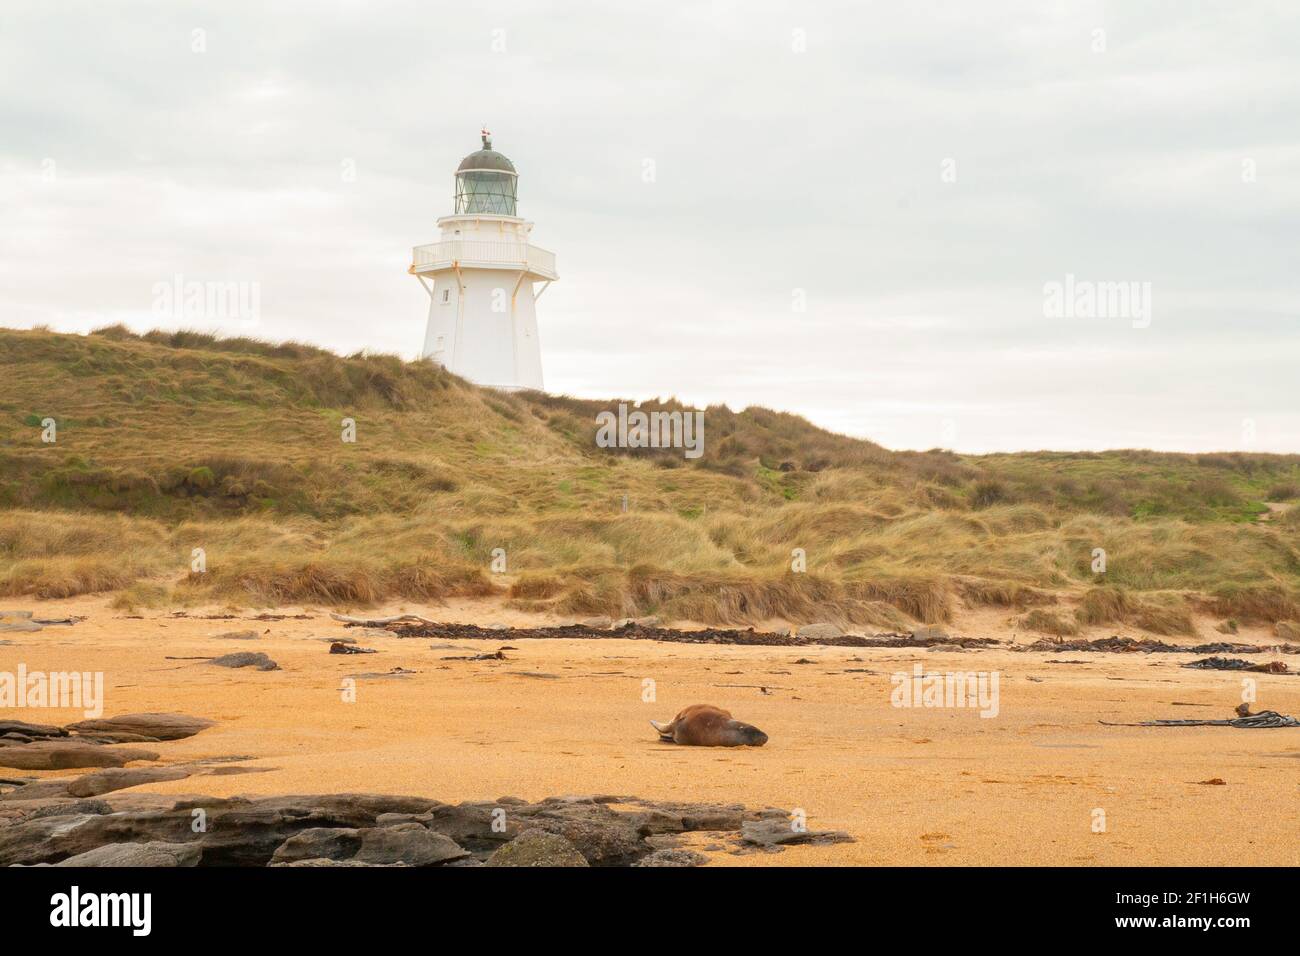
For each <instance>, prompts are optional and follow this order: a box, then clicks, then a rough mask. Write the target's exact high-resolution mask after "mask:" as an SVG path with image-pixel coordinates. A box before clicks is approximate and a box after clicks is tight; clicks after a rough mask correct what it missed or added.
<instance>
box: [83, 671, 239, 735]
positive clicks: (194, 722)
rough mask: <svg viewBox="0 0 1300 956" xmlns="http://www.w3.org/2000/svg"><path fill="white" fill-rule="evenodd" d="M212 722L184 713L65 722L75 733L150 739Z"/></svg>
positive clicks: (195, 730) (187, 732)
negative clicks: (73, 722)
mask: <svg viewBox="0 0 1300 956" xmlns="http://www.w3.org/2000/svg"><path fill="white" fill-rule="evenodd" d="M263 656H264V655H263ZM215 723H216V721H214V720H208V719H207V718H206V717H191V716H189V715H188V714H156V713H148V714H123V715H121V716H120V717H106V718H101V719H99V720H82V721H78V722H77V723H75V724H68V729H69V730H73V731H76V732H77V733H79V734H87V733H95V732H98V733H107V734H137V735H139V736H141V737H149V738H152V739H154V740H181V739H183V738H185V737H193V736H194V735H195V734H197V733H198V732H199V731H201V730H207V729H208V728H209V727H211V726H213V725H214V724H215Z"/></svg>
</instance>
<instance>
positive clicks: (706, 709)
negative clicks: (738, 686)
mask: <svg viewBox="0 0 1300 956" xmlns="http://www.w3.org/2000/svg"><path fill="white" fill-rule="evenodd" d="M650 726H652V727H653V728H654V729H655V730H657V731H659V738H660V739H661V740H668V741H671V742H673V743H675V744H685V745H686V746H688V747H761V746H763V744H765V743H767V734H765V733H763V731H761V730H759V729H758V728H757V727H755V726H753V725H752V724H746V723H742V722H741V721H739V720H735V719H733V718H732V716H731V714H730V713H728V712H727V711H725V710H723V709H722V708H721V707H714V706H712V705H711V704H692V705H691V706H690V707H687V708H686V709H685V710H683V711H682V712H681V713H680V714H678V715H677V716H676V717H674V718H673V719H672V722H671V723H667V724H661V723H659V722H658V721H654V720H652V721H650Z"/></svg>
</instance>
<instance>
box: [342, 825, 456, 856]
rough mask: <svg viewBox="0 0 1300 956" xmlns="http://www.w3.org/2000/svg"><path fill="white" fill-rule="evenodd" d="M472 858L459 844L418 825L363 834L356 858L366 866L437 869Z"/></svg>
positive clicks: (370, 831) (374, 828) (367, 831)
mask: <svg viewBox="0 0 1300 956" xmlns="http://www.w3.org/2000/svg"><path fill="white" fill-rule="evenodd" d="M467 856H469V852H468V851H467V850H464V849H462V848H461V847H460V846H459V845H457V844H456V842H455V841H454V840H452V839H450V838H448V837H446V836H443V835H442V834H441V833H434V832H433V831H431V830H426V829H425V828H424V827H422V826H421V825H420V824H418V823H399V824H397V825H395V826H389V827H372V828H370V829H368V830H363V831H362V832H361V849H360V850H358V851H357V854H356V856H355V859H357V860H360V861H362V862H363V863H406V864H408V865H410V866H433V865H434V864H435V863H446V862H447V861H448V860H459V859H461V858H463V857H467Z"/></svg>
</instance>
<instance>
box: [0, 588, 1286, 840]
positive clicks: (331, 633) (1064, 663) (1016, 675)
mask: <svg viewBox="0 0 1300 956" xmlns="http://www.w3.org/2000/svg"><path fill="white" fill-rule="evenodd" d="M10 603H11V604H14V603H15V602H13V601H11V602H10ZM23 606H24V607H29V608H35V609H36V610H37V612H38V615H43V614H48V615H50V616H53V615H61V614H75V615H84V616H85V617H86V620H84V621H82V622H80V623H78V624H76V625H74V626H71V627H59V626H50V627H46V628H44V629H43V630H41V631H39V632H32V633H14V634H6V635H5V638H6V639H8V640H10V641H11V643H10V644H8V645H0V670H4V671H15V670H16V669H17V667H18V665H19V664H25V665H26V666H27V668H28V669H29V670H35V669H41V670H47V671H60V670H78V671H102V672H103V673H104V686H105V704H104V715H105V716H112V715H116V714H125V713H133V712H141V711H178V712H182V713H186V714H193V715H198V716H203V717H208V718H211V719H213V720H215V721H217V724H216V726H214V727H212V728H211V729H210V730H207V731H205V732H203V733H201V734H198V735H197V736H194V737H190V738H188V739H184V740H177V741H170V742H163V743H161V744H154V745H150V746H151V748H152V749H155V750H157V751H158V752H159V753H160V754H161V759H160V761H159V765H164V766H165V765H169V764H178V763H186V762H191V761H195V760H202V759H210V758H230V757H239V758H241V759H240V760H239V761H238V763H239V765H240V766H244V767H251V768H257V769H258V770H259V771H260V772H256V773H245V774H239V775H231V776H222V775H211V776H209V775H203V776H193V777H190V778H188V779H185V780H179V781H174V782H169V783H162V784H157V783H155V784H151V785H149V786H147V787H142V788H140V789H141V790H148V791H151V792H162V793H174V794H181V793H202V794H208V795H213V796H230V795H235V794H249V795H272V794H288V793H325V792H338V793H342V792H358V791H362V792H383V793H401V794H410V795H416V796H427V797H433V798H437V799H439V800H443V801H460V800H469V799H493V798H496V797H500V796H505V795H510V796H517V797H522V798H524V799H527V800H537V799H541V798H544V797H548V796H555V795H564V794H626V795H635V796H638V797H642V798H648V799H664V800H682V801H717V802H725V803H743V804H746V805H748V806H774V807H780V808H785V809H788V810H789V811H791V812H797V811H799V810H802V811H803V812H805V813H806V816H807V821H808V826H809V827H810V828H816V829H831V830H844V831H847V832H848V833H850V834H851V835H852V836H853V837H854V838H855V841H856V842H853V843H846V844H838V845H833V846H798V847H790V848H788V849H786V850H785V851H783V852H780V853H775V854H763V853H758V854H748V855H736V854H732V853H730V852H726V851H712V852H706V855H707V856H708V857H709V865H724V866H725V865H745V866H754V865H812V864H832V865H834V864H877V865H881V864H883V865H989V864H992V865H1019V864H1072V865H1124V864H1129V865H1198V866H1201V865H1259V864H1263V865H1296V864H1298V863H1300V845H1297V843H1296V842H1295V839H1294V836H1295V833H1296V832H1297V828H1298V827H1300V800H1297V797H1298V796H1300V793H1298V792H1297V786H1298V785H1300V730H1294V729H1274V730H1241V729H1234V728H1227V727H1196V728H1143V727H1107V726H1102V725H1100V724H1099V723H1098V721H1099V720H1107V721H1115V722H1136V721H1141V720H1150V719H1154V718H1193V717H1195V718H1221V717H1228V716H1231V711H1232V708H1233V707H1234V706H1236V704H1237V703H1239V702H1240V699H1241V687H1242V684H1241V681H1242V678H1243V677H1251V678H1254V679H1255V680H1256V681H1257V686H1258V704H1257V705H1256V709H1264V708H1268V709H1273V710H1277V711H1280V712H1282V713H1289V714H1293V715H1294V714H1297V713H1300V678H1298V677H1295V676H1290V675H1268V674H1249V675H1245V674H1241V673H1232V672H1220V671H1200V670H1190V669H1186V668H1183V667H1181V666H1180V665H1181V664H1183V663H1186V662H1187V661H1189V660H1192V659H1194V658H1193V656H1190V655H1184V654H1140V653H1139V654H1105V653H1086V652H1071V651H1063V652H1060V653H1042V652H1015V651H1011V650H1006V649H996V650H967V651H951V650H943V651H938V652H934V651H912V650H908V649H905V650H897V649H877V648H837V647H819V646H803V647H779V648H765V647H751V646H713V645H690V644H672V643H657V642H650V641H630V640H620V639H581V640H527V641H522V640H521V641H516V642H512V641H510V639H509V632H508V631H503V632H502V639H501V640H500V641H499V642H495V643H493V642H488V641H473V642H471V641H458V642H443V641H439V640H436V639H428V638H405V639H404V638H398V637H396V636H393V635H390V634H388V633H384V632H379V631H375V630H371V629H360V628H350V629H345V628H344V627H343V626H342V625H341V624H339V623H338V622H337V621H334V620H331V618H330V617H329V614H328V613H327V612H326V611H323V610H321V609H315V608H307V609H303V608H279V609H276V611H275V613H276V614H285V615H296V614H305V615H307V617H306V618H305V619H300V618H294V617H287V618H285V619H282V620H255V619H253V618H254V615H255V613H256V612H253V611H242V610H241V611H229V612H225V611H222V610H221V609H206V610H202V609H190V610H188V611H187V612H185V613H186V614H187V615H188V616H186V617H174V616H172V614H171V613H170V612H167V611H156V610H148V611H142V612H140V615H141V616H140V617H138V618H137V617H132V616H128V615H127V614H126V613H125V612H122V611H118V610H114V609H112V608H110V607H109V605H108V601H107V600H105V599H102V598H96V597H85V598H76V599H70V600H64V601H57V602H27V603H24V604H23ZM395 610H396V607H394V608H391V609H384V610H381V609H375V610H373V611H372V612H367V613H373V614H375V616H379V615H380V614H382V613H390V612H393V611H395ZM402 610H405V611H411V612H415V613H419V614H423V615H425V616H428V617H431V618H434V619H436V620H441V621H456V622H464V623H479V624H484V623H489V622H491V623H501V624H506V625H511V626H524V625H534V624H537V623H541V622H542V620H541V619H540V618H538V617H537V616H533V615H525V614H521V613H518V612H510V611H506V610H503V609H501V608H500V607H498V606H494V605H492V604H490V603H488V602H483V601H459V602H451V604H449V605H448V606H440V607H417V606H413V605H405V606H403V607H402ZM222 613H231V614H233V615H234V617H233V618H231V619H216V618H210V617H204V616H202V615H205V614H206V615H217V614H222ZM1003 618H1005V615H999V614H997V613H994V612H990V611H981V612H970V613H967V614H965V615H963V616H959V618H958V620H957V621H955V622H954V624H953V625H952V626H951V627H950V628H949V630H950V632H951V633H953V634H956V635H962V636H970V637H989V636H993V637H999V638H1002V639H1010V638H1011V637H1012V635H1011V634H1010V633H1009V632H1006V631H1005V630H1003V631H1001V632H1000V631H999V630H998V628H999V627H1001V626H1002V619H1003ZM250 629H254V630H256V631H257V633H258V635H259V636H258V638H257V639H256V640H229V639H220V638H218V637H217V635H221V634H224V633H229V632H231V631H247V630H250ZM1203 630H1205V631H1207V632H1208V633H1206V634H1203V635H1202V636H1201V637H1200V638H1198V639H1199V640H1214V639H1219V638H1220V637H1221V636H1219V635H1214V636H1211V635H1212V632H1210V631H1209V628H1208V627H1205V628H1203ZM1090 636H1104V635H1103V632H1100V631H1099V632H1098V634H1097V635H1090ZM339 637H350V638H355V639H356V640H357V642H358V643H359V644H360V645H362V646H366V647H372V648H374V649H376V651H377V652H378V653H375V654H370V655H331V654H329V653H328V648H329V644H328V640H327V639H329V638H339ZM1233 639H1234V640H1236V641H1240V642H1243V643H1247V642H1250V641H1253V640H1259V641H1260V642H1262V643H1274V641H1273V640H1270V639H1269V638H1268V637H1267V636H1266V635H1265V634H1264V633H1263V632H1262V631H1261V633H1260V634H1258V635H1254V634H1248V633H1245V632H1243V633H1242V634H1241V635H1238V636H1236V637H1234V638H1233ZM1182 640H1185V641H1186V642H1187V643H1191V642H1192V639H1182ZM502 645H509V646H510V647H511V648H513V649H510V650H506V651H505V652H504V653H505V659H504V660H486V661H473V660H451V659H448V658H454V657H462V656H470V655H474V654H480V653H484V652H488V651H495V650H496V649H497V647H500V646H502ZM241 650H254V651H261V652H264V653H266V654H268V655H269V656H270V657H271V658H273V659H274V660H275V661H276V662H277V663H278V664H279V665H280V668H281V669H280V670H276V671H268V672H258V671H254V670H251V669H240V670H225V669H221V668H217V667H214V666H212V665H210V664H208V663H207V662H205V661H200V660H169V659H167V658H169V657H172V658H184V657H199V656H215V655H219V654H227V653H231V652H234V651H241ZM1270 657H1271V655H1253V656H1252V660H1257V661H1264V660H1268V659H1270ZM1287 660H1288V662H1289V663H1290V664H1291V665H1292V670H1295V666H1294V665H1295V663H1296V662H1295V659H1294V657H1288V658H1287ZM918 661H919V662H920V663H921V664H922V665H923V668H924V670H925V672H926V673H935V672H950V671H985V672H996V673H997V674H998V675H999V686H1000V700H999V708H998V713H997V716H995V717H988V718H985V717H981V716H980V714H979V712H978V711H976V710H974V709H970V708H931V709H926V708H900V707H895V706H892V705H891V690H892V685H891V680H890V677H891V675H892V674H894V673H897V672H907V673H909V674H910V673H911V672H912V669H913V666H914V664H915V663H917V662H918ZM398 667H400V668H404V669H407V670H411V671H415V672H416V673H413V674H410V675H408V676H403V677H384V676H380V677H365V676H362V677H358V678H357V679H356V700H355V702H350V703H345V702H344V700H343V696H344V695H343V693H342V691H341V687H342V686H343V682H344V679H345V678H347V677H349V676H351V675H364V674H384V673H386V672H388V671H390V670H392V669H393V668H398ZM647 680H650V681H653V696H654V700H653V701H646V700H643V696H648V694H647V691H646V687H647V685H646V683H645V682H646V681H647ZM693 703H713V704H716V705H718V706H721V707H724V708H727V709H729V710H730V711H731V712H732V713H733V714H734V715H735V716H736V717H737V718H739V719H741V720H745V721H748V722H750V723H753V724H755V725H756V726H758V727H760V728H761V729H763V730H764V731H765V732H766V733H767V734H768V735H769V737H770V742H769V743H768V744H767V745H766V746H765V747H762V748H737V749H714V748H691V747H678V746H673V745H671V744H665V743H661V742H659V741H658V740H657V739H656V734H655V732H654V731H653V729H652V728H651V727H650V725H649V723H648V721H649V720H650V719H656V720H669V719H671V718H672V716H673V715H674V714H675V713H676V712H677V711H678V710H679V709H681V708H682V707H685V706H686V705H689V704H693ZM6 716H11V717H14V718H16V719H20V720H27V721H32V722H41V723H68V722H72V721H75V720H79V719H81V718H82V714H81V713H80V712H78V711H73V710H54V709H31V708H29V709H25V710H10V711H7V713H6ZM80 772H81V771H65V772H63V774H66V775H72V776H75V775H77V774H78V773H80ZM9 773H17V772H9ZM58 775H62V774H60V773H44V774H41V776H44V777H49V776H58ZM1213 780H1221V781H1222V784H1218V783H1207V782H1206V781H1213ZM1097 811H1102V812H1104V817H1105V830H1104V832H1094V821H1095V820H1096V819H1098V816H1097ZM695 842H696V845H694V846H693V847H692V848H694V849H701V848H702V846H703V845H705V844H707V843H708V841H707V840H698V839H697V840H696V841H695Z"/></svg>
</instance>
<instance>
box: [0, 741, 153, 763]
mask: <svg viewBox="0 0 1300 956" xmlns="http://www.w3.org/2000/svg"><path fill="white" fill-rule="evenodd" d="M157 759H158V755H157V754H156V753H154V752H153V751H150V750H134V749H128V748H123V749H121V750H110V749H109V748H108V747H101V746H97V745H96V744H90V743H81V742H77V741H64V740H36V741H33V742H32V743H30V744H12V745H8V746H0V767H16V768H18V769H20V770H72V769H75V768H79V767H121V766H125V765H126V763H128V762H129V761H131V760H157Z"/></svg>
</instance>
